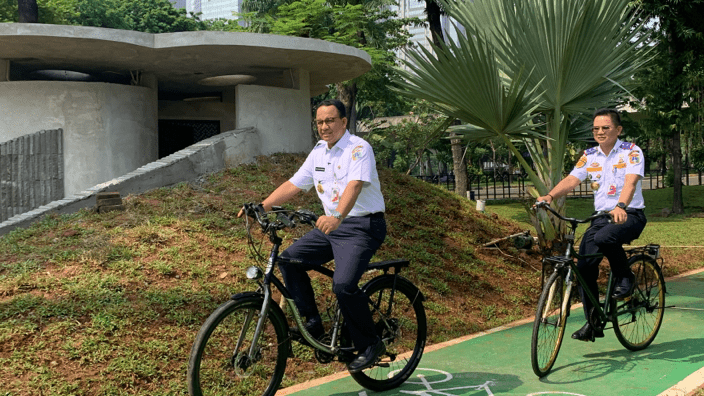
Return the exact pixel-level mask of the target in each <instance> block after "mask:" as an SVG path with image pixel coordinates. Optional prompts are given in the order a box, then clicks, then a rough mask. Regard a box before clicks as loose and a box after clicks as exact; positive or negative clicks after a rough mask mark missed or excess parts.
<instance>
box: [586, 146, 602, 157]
mask: <svg viewBox="0 0 704 396" xmlns="http://www.w3.org/2000/svg"><path fill="white" fill-rule="evenodd" d="M597 151H599V147H592V148H590V149H586V150H584V155H590V154H596V152H597Z"/></svg>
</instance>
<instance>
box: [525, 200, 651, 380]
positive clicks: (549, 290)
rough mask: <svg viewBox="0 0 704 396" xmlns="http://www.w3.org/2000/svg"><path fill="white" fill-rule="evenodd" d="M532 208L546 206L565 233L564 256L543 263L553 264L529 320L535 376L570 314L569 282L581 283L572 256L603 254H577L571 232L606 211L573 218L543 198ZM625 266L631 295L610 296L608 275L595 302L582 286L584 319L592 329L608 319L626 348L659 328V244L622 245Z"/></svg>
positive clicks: (547, 362)
mask: <svg viewBox="0 0 704 396" xmlns="http://www.w3.org/2000/svg"><path fill="white" fill-rule="evenodd" d="M535 207H536V209H540V208H543V209H545V210H548V211H550V212H551V213H552V214H554V215H555V216H557V217H558V218H559V219H561V220H563V221H565V222H567V224H568V233H567V235H565V242H566V243H567V247H566V249H565V254H564V256H552V257H546V258H545V259H544V260H543V265H544V266H548V267H552V268H554V271H553V272H552V274H551V275H550V277H549V278H548V280H547V281H546V282H545V284H544V286H543V292H542V294H541V295H540V299H539V300H538V309H537V310H536V313H535V321H534V323H533V336H532V338H531V346H530V358H531V364H532V365H533V372H534V373H535V374H536V375H537V376H538V377H544V376H545V375H547V374H548V373H549V372H550V370H551V369H552V366H553V365H554V364H555V360H556V359H557V354H558V352H559V351H560V345H561V344H562V338H563V336H564V334H565V325H566V324H567V317H569V316H570V305H571V303H570V301H571V299H572V298H573V294H575V293H573V292H574V290H576V288H573V286H574V285H575V283H578V284H580V285H584V284H585V283H584V278H582V275H581V274H580V273H579V270H578V269H577V266H576V263H575V258H577V259H579V258H583V257H585V258H589V257H593V258H597V257H598V258H602V257H604V256H603V254H593V255H584V256H582V255H579V254H578V253H577V252H575V250H574V235H575V232H576V231H577V226H578V225H579V224H583V223H588V222H590V221H592V220H594V219H596V218H599V217H603V216H609V217H610V216H611V215H610V214H609V213H608V212H597V213H596V214H594V215H592V216H590V217H588V218H586V219H584V220H578V219H575V218H568V217H564V216H562V215H561V214H560V213H558V212H557V211H556V210H555V209H553V208H552V207H550V205H549V204H548V203H547V202H538V203H536V205H535ZM626 253H627V255H628V257H629V259H628V265H629V267H630V268H631V271H632V272H633V274H634V275H635V277H636V280H635V287H634V290H633V294H632V295H631V296H630V297H628V298H626V299H624V300H622V301H616V300H615V299H614V298H612V297H611V296H612V294H613V290H614V287H615V282H616V281H615V278H614V276H613V274H612V273H610V274H609V281H608V284H607V288H606V298H605V300H604V302H603V303H600V302H599V300H598V299H597V297H596V296H594V295H592V294H591V292H590V291H589V288H587V287H584V288H583V289H584V291H585V294H586V296H587V298H589V300H590V301H591V302H592V306H593V307H594V308H593V309H592V312H590V314H589V323H590V324H591V326H592V327H593V328H594V329H598V330H604V329H605V328H606V325H607V324H609V323H611V324H612V327H613V329H614V333H616V338H618V340H619V342H620V343H621V345H623V346H624V347H626V348H627V349H630V350H632V351H638V350H641V349H644V348H647V347H648V345H650V343H651V342H653V340H654V339H655V336H656V335H657V334H658V330H660V325H661V324H662V318H663V315H664V312H665V310H664V308H665V279H664V278H663V276H662V270H661V265H660V264H658V262H660V263H663V262H664V260H663V259H662V258H661V257H660V245H654V244H650V245H646V246H640V247H635V248H631V249H628V250H626Z"/></svg>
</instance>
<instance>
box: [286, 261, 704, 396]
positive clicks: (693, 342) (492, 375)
mask: <svg viewBox="0 0 704 396" xmlns="http://www.w3.org/2000/svg"><path fill="white" fill-rule="evenodd" d="M702 282H704V274H702V275H699V276H690V277H685V278H682V277H680V278H679V279H673V280H672V281H671V282H668V291H669V293H668V297H667V305H668V306H669V305H673V304H674V305H676V306H679V307H687V306H690V307H703V308H704V291H702V289H704V288H701V284H702ZM530 322H532V320H530V319H527V320H522V321H519V322H514V323H516V324H517V326H512V325H507V326H503V327H502V328H497V329H493V330H491V331H488V332H485V333H481V334H476V335H472V336H467V337H463V338H462V339H458V340H452V341H450V342H447V343H444V345H442V344H441V345H439V346H438V347H444V348H439V349H435V350H434V351H432V352H430V351H431V349H432V348H428V351H429V352H428V353H426V355H424V357H423V360H422V361H421V364H420V367H421V368H427V369H434V370H440V371H444V372H449V373H452V374H453V383H452V384H448V386H447V388H448V392H446V394H452V395H453V396H460V395H465V394H467V395H470V394H471V395H475V394H482V392H479V393H478V391H477V389H476V388H472V387H477V386H481V385H482V384H484V383H485V382H486V381H489V380H493V381H494V382H495V385H491V386H489V388H490V390H491V392H492V393H493V394H495V395H499V394H511V395H520V396H525V395H530V394H548V395H549V394H554V395H560V394H578V395H586V396H596V395H628V396H632V395H633V396H635V395H644V396H654V395H657V394H659V393H660V392H663V391H664V390H666V389H668V388H670V387H673V384H678V383H679V382H680V381H682V379H684V378H685V377H687V376H688V375H690V374H691V373H692V372H695V371H697V370H699V369H701V368H702V363H703V362H704V338H700V337H701V335H700V334H702V332H701V329H702V328H704V314H701V313H697V312H695V311H682V310H680V311H674V310H667V311H666V313H665V320H664V322H663V326H662V329H661V331H660V334H658V336H657V338H656V339H655V341H654V343H653V344H652V345H651V346H650V347H648V348H647V349H645V350H643V351H639V352H630V351H628V350H626V349H625V348H623V346H621V344H620V343H618V341H617V340H616V337H615V336H614V335H613V331H611V330H609V331H607V334H606V337H605V338H603V339H599V340H597V342H596V343H583V342H577V341H574V340H571V339H570V338H569V334H571V332H572V331H575V330H577V329H578V328H579V327H580V326H581V325H582V323H583V316H582V311H581V310H575V311H573V313H572V316H571V317H570V319H569V322H568V327H567V331H566V337H565V340H564V342H563V345H562V349H561V352H560V355H559V356H558V359H557V362H556V365H555V369H554V370H553V372H552V373H551V374H550V375H548V376H547V377H546V378H545V379H544V381H540V380H538V379H537V377H535V375H534V374H533V373H532V371H531V369H530V358H529V350H530V335H531V332H532V326H528V325H526V326H521V325H522V324H526V323H530ZM692 335H695V336H692ZM448 345H449V346H448ZM419 370H420V369H419ZM417 372H418V371H417ZM421 373H423V371H421ZM427 373H428V372H427V371H426V372H425V373H423V374H424V375H426V376H427V375H428V374H427ZM430 380H432V378H431V379H429V381H430ZM415 382H418V380H415ZM316 385H319V386H314V387H313V388H312V389H309V390H308V391H307V392H305V393H301V395H304V394H305V395H306V396H308V395H311V396H314V395H332V394H335V395H354V396H357V395H359V394H360V392H364V391H365V390H364V388H362V387H360V386H359V385H357V384H356V383H355V382H354V381H352V379H350V378H346V379H343V380H340V381H335V384H324V385H323V384H316ZM607 385H608V386H607ZM612 385H613V386H612ZM697 385H698V384H697ZM605 386H606V387H605ZM695 388H696V386H694V387H693V388H692V389H695ZM355 389H356V390H355ZM449 389H453V390H452V391H451V392H449ZM587 389H588V391H585V390H587ZM299 390H300V389H299ZM419 390H420V389H419V386H418V384H412V383H407V384H405V385H403V386H402V387H400V388H398V389H395V390H392V391H388V392H380V393H374V394H375V395H403V394H419V393H409V392H418V391H419ZM402 391H408V392H402ZM540 392H543V393H540ZM550 392H552V393H550ZM426 393H427V394H431V393H430V392H426ZM434 394H438V393H436V392H435V393H434ZM484 394H486V392H484ZM677 394H678V395H683V394H684V393H677Z"/></svg>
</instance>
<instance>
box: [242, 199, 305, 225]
mask: <svg viewBox="0 0 704 396" xmlns="http://www.w3.org/2000/svg"><path fill="white" fill-rule="evenodd" d="M242 209H243V210H244V214H245V215H246V216H247V217H251V218H253V219H255V220H257V223H259V225H260V226H261V227H262V230H264V231H266V230H267V229H275V230H281V229H284V228H295V227H296V224H297V223H303V224H310V225H311V226H314V227H315V222H316V221H317V220H318V216H317V215H316V214H315V213H313V212H311V211H310V210H307V209H299V210H289V209H284V208H282V207H280V206H274V207H272V208H271V211H270V212H266V211H265V210H264V207H263V206H262V204H258V205H255V204H253V203H245V204H244V206H243V207H242ZM270 213H274V214H276V219H275V220H273V221H272V220H269V217H268V214H270Z"/></svg>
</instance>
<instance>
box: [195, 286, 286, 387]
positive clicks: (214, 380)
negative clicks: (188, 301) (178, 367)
mask: <svg viewBox="0 0 704 396" xmlns="http://www.w3.org/2000/svg"><path fill="white" fill-rule="evenodd" d="M263 302H264V298H263V296H262V295H260V294H255V293H247V294H245V295H240V296H235V297H233V299H232V300H230V301H228V302H226V303H224V304H222V305H220V306H219V307H218V308H217V309H216V310H215V311H214V312H213V313H212V314H211V315H210V317H208V319H207V320H206V321H205V323H203V326H202V327H201V329H200V331H199V332H198V335H197V336H196V339H195V342H194V344H193V347H192V349H191V355H190V358H189V361H188V392H189V395H191V396H203V395H206V396H214V395H241V396H253V395H263V396H271V395H274V394H275V393H276V391H277V390H278V387H279V385H280V384H281V380H282V378H283V376H284V371H285V370H286V359H287V358H288V354H289V351H290V349H291V342H290V339H289V336H288V324H287V321H286V318H285V316H284V314H283V312H282V311H281V309H280V308H279V306H278V305H276V304H273V303H272V304H271V305H270V309H269V314H268V315H267V319H268V320H267V321H266V322H265V324H264V326H263V327H262V331H261V334H260V337H259V340H258V342H257V345H258V346H257V348H256V349H255V351H254V354H252V355H253V356H250V354H249V350H250V346H251V343H252V335H253V333H254V330H255V328H256V326H257V320H258V318H259V313H260V310H261V308H262V304H263ZM247 317H249V319H250V320H249V321H248V320H246V319H247ZM245 325H246V328H245ZM240 334H242V335H244V338H243V342H242V343H240V347H239V348H237V344H238V338H239V337H240Z"/></svg>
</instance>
